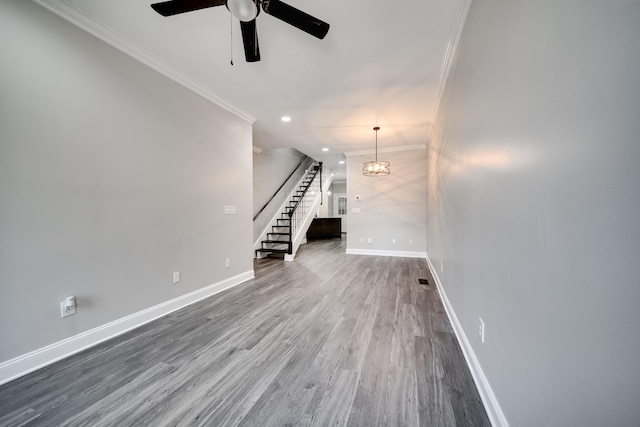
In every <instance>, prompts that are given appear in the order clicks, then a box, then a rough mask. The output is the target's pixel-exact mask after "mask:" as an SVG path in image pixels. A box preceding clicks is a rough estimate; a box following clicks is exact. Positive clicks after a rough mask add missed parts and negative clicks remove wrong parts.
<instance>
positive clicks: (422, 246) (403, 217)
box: [346, 149, 427, 253]
mask: <svg viewBox="0 0 640 427" xmlns="http://www.w3.org/2000/svg"><path fill="white" fill-rule="evenodd" d="M372 156H373V154H370V155H362V156H349V157H347V183H348V186H347V210H348V215H347V227H346V229H347V230H348V232H347V250H350V249H352V250H358V249H365V250H376V251H412V252H423V253H424V252H425V251H426V237H425V236H426V210H427V206H426V192H427V186H426V180H427V173H426V170H425V164H426V150H424V149H421V150H409V151H399V152H391V153H379V155H378V157H379V158H380V160H387V161H389V162H391V174H390V175H388V176H384V177H368V176H364V175H362V164H363V163H364V162H366V161H369V160H371V159H372ZM356 195H359V196H361V200H360V201H356V200H355V196H356ZM353 208H358V209H360V213H353ZM369 237H371V239H372V243H371V244H368V243H367V239H368V238H369ZM392 239H396V243H395V244H393V243H392ZM410 239H412V240H413V243H409V240H410ZM361 240H363V241H361Z"/></svg>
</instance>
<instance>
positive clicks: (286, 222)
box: [256, 164, 321, 258]
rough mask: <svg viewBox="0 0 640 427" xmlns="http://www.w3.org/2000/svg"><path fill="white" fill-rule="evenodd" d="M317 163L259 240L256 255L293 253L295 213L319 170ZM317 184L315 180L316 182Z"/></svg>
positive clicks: (277, 255)
mask: <svg viewBox="0 0 640 427" xmlns="http://www.w3.org/2000/svg"><path fill="white" fill-rule="evenodd" d="M320 167H321V166H319V165H317V164H315V165H313V166H312V167H311V168H310V169H309V170H308V171H307V174H306V176H305V177H304V179H303V180H302V182H301V183H300V186H299V187H298V189H297V190H296V191H295V192H294V193H293V195H292V196H291V200H289V202H288V204H287V206H285V208H284V212H281V213H280V218H277V219H276V223H275V225H272V226H271V232H270V233H267V239H266V240H262V241H261V246H262V247H261V248H259V249H256V257H257V258H264V257H267V256H269V257H283V258H284V256H285V255H286V254H289V255H291V254H292V253H293V239H294V237H295V236H294V233H295V232H296V229H297V221H296V219H297V217H298V215H296V213H297V212H298V211H299V210H303V209H299V208H300V207H301V202H303V200H304V199H305V196H307V193H308V192H309V189H310V187H311V185H312V183H314V180H315V179H316V175H318V173H319V171H320ZM316 185H317V182H316Z"/></svg>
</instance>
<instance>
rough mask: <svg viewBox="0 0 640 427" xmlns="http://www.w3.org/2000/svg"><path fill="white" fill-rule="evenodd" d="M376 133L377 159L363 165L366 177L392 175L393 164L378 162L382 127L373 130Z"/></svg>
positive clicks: (363, 172) (383, 161)
mask: <svg viewBox="0 0 640 427" xmlns="http://www.w3.org/2000/svg"><path fill="white" fill-rule="evenodd" d="M373 130H374V131H376V159H375V160H372V161H370V162H365V163H363V164H362V174H363V175H364V176H384V175H390V174H391V169H390V168H391V163H389V162H387V161H385V160H378V131H379V130H380V126H376V127H374V128H373Z"/></svg>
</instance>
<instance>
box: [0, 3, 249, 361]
mask: <svg viewBox="0 0 640 427" xmlns="http://www.w3.org/2000/svg"><path fill="white" fill-rule="evenodd" d="M0 51H1V52H2V56H3V57H2V61H1V62H0V94H1V95H0V236H1V237H0V301H2V302H3V305H2V310H0V361H4V360H7V359H10V358H13V357H15V356H18V355H21V354H24V353H26V352H29V351H32V350H35V349H38V348H41V347H43V346H45V345H48V344H51V343H54V342H57V341H59V340H62V339H64V338H67V337H70V336H73V335H75V334H78V333H80V332H83V331H86V330H89V329H92V328H95V327H97V326H99V325H102V324H105V323H107V322H110V321H113V320H115V319H119V318H122V317H123V316H127V315H129V314H132V313H135V312H137V311H140V310H143V309H145V308H148V307H150V306H153V305H156V304H159V303H161V302H164V301H167V300H170V299H172V298H175V297H177V296H179V295H182V294H186V293H189V292H192V291H194V290H196V289H199V288H202V287H204V286H208V285H211V284H213V283H216V282H219V281H221V280H223V279H225V278H229V277H232V276H235V275H237V274H239V273H243V272H247V271H251V270H252V268H253V265H252V257H251V252H252V251H251V249H252V241H251V218H252V215H251V210H252V200H253V196H252V167H251V144H252V137H251V125H250V124H249V123H247V122H245V121H243V120H241V119H240V118H238V117H237V116H235V115H233V114H230V113H228V112H226V111H224V110H222V109H221V108H218V107H216V106H214V105H213V104H211V103H210V102H208V101H206V100H205V99H203V98H201V97H199V96H198V95H195V94H194V93H192V92H190V91H188V90H186V89H184V88H183V87H181V86H179V85H178V84H176V83H174V82H172V81H170V80H168V79H166V78H165V77H163V76H162V75H160V74H158V73H157V72H154V71H152V70H151V69H149V68H147V67H146V66H144V65H142V64H140V63H139V62H137V61H135V60H133V59H131V58H129V57H128V56H126V55H124V54H122V53H120V52H119V51H117V50H115V49H113V48H111V47H109V46H107V45H106V44H104V43H102V42H101V41H99V40H97V39H96V38H94V37H92V36H90V35H88V34H86V33H85V32H83V31H82V30H80V29H78V28H76V27H74V26H72V25H71V24H69V23H67V22H64V21H63V20H61V19H60V18H58V17H56V16H54V15H53V14H51V13H49V12H47V11H46V10H44V9H42V8H40V7H38V6H36V5H34V4H33V3H31V2H25V1H18V0H10V1H3V2H1V3H0ZM224 205H236V206H237V215H224ZM227 257H228V258H231V268H229V269H225V268H224V259H225V258H227ZM174 271H181V272H182V281H181V282H180V283H179V284H177V285H174V284H172V273H173V272H174ZM69 295H76V296H77V298H78V313H77V314H76V315H75V316H71V317H68V318H65V319H61V318H60V310H59V301H61V300H62V299H64V297H66V296H69Z"/></svg>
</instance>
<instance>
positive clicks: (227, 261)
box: [224, 258, 231, 268]
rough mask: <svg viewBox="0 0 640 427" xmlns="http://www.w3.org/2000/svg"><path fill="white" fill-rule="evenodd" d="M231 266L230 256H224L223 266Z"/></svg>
mask: <svg viewBox="0 0 640 427" xmlns="http://www.w3.org/2000/svg"><path fill="white" fill-rule="evenodd" d="M229 267H231V258H226V259H225V260H224V268H229Z"/></svg>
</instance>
